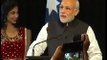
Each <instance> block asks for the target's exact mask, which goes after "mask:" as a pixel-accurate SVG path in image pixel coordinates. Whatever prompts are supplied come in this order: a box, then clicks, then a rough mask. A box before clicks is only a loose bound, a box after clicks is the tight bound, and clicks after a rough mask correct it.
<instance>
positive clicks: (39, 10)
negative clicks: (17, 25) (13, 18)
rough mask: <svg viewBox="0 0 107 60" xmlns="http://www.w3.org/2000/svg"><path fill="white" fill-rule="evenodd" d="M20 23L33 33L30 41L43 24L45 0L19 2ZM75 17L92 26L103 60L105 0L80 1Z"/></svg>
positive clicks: (23, 0) (22, 0) (34, 37)
mask: <svg viewBox="0 0 107 60" xmlns="http://www.w3.org/2000/svg"><path fill="white" fill-rule="evenodd" d="M19 1H20V8H21V21H22V24H23V25H26V26H27V27H28V28H30V29H31V30H32V32H33V34H32V41H33V40H34V39H36V37H37V34H38V32H39V31H40V29H41V28H42V26H43V25H44V24H45V11H46V0H19ZM80 5H81V6H80V13H79V15H78V16H77V17H78V18H80V19H81V20H83V21H85V22H87V23H88V24H89V25H91V26H92V28H93V30H94V32H95V34H96V37H97V39H98V43H99V45H100V48H101V51H102V53H103V60H105V27H106V26H105V24H106V23H105V20H106V19H105V12H106V10H105V0H80Z"/></svg>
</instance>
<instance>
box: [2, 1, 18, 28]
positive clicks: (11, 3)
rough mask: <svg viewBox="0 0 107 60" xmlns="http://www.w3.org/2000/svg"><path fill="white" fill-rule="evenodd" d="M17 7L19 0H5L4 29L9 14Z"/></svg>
mask: <svg viewBox="0 0 107 60" xmlns="http://www.w3.org/2000/svg"><path fill="white" fill-rule="evenodd" d="M15 6H18V1H17V0H4V1H2V5H1V26H2V27H4V26H5V23H6V21H7V14H8V13H9V11H10V10H11V9H13V8H14V7H15Z"/></svg>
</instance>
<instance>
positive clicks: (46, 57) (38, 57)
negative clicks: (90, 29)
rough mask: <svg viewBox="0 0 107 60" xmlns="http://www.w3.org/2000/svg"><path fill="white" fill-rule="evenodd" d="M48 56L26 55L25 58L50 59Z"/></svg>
mask: <svg viewBox="0 0 107 60" xmlns="http://www.w3.org/2000/svg"><path fill="white" fill-rule="evenodd" d="M50 58H51V57H50V56H26V60H50Z"/></svg>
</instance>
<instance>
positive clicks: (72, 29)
mask: <svg viewBox="0 0 107 60" xmlns="http://www.w3.org/2000/svg"><path fill="white" fill-rule="evenodd" d="M79 8H80V6H79V1H78V0H62V1H61V4H60V6H59V20H50V21H49V22H48V23H46V24H45V25H44V26H43V27H42V29H41V31H40V32H39V34H38V36H37V39H36V40H35V41H34V42H33V43H32V44H31V45H30V47H29V50H28V53H27V56H33V54H34V56H41V55H42V54H43V53H45V52H46V50H47V51H48V53H47V55H48V56H52V60H55V59H53V58H54V57H55V58H56V56H57V57H58V55H57V53H56V51H57V47H58V46H61V45H62V44H65V43H69V42H72V43H73V42H75V41H74V40H73V37H74V36H76V35H79V34H83V33H85V37H84V38H86V39H84V38H83V39H84V40H86V41H88V44H86V45H85V44H84V43H85V41H83V52H84V53H83V55H84V57H85V58H86V59H85V58H84V60H102V53H101V51H100V48H99V45H98V42H97V40H96V37H95V34H94V32H93V29H92V28H91V26H90V25H88V24H86V23H85V22H83V21H81V20H79V19H77V18H76V17H75V16H77V15H78V13H79ZM87 39H88V40H87ZM80 40H81V39H80ZM39 42H41V43H39ZM33 49H34V51H33ZM84 49H85V50H84ZM58 50H61V49H59V48H58ZM32 53H33V54H32ZM59 53H60V52H59ZM64 54H66V53H64ZM55 55H56V56H55ZM61 55H63V54H61ZM67 55H69V54H67ZM64 56H65V55H64ZM59 57H60V56H59Z"/></svg>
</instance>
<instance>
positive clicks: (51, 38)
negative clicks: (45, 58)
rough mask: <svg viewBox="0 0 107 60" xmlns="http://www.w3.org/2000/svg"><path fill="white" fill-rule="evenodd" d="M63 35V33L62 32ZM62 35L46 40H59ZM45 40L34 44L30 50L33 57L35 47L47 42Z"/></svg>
mask: <svg viewBox="0 0 107 60" xmlns="http://www.w3.org/2000/svg"><path fill="white" fill-rule="evenodd" d="M63 33H64V32H63ZM63 33H61V34H59V35H58V36H55V37H52V38H49V39H47V40H53V39H59V38H60V37H61V36H63ZM47 40H43V41H40V42H38V43H36V44H35V45H34V46H33V49H32V55H33V56H34V47H35V46H36V45H38V44H41V43H44V42H47Z"/></svg>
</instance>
